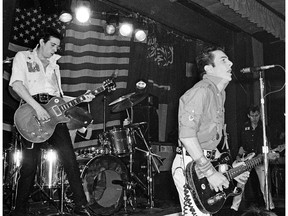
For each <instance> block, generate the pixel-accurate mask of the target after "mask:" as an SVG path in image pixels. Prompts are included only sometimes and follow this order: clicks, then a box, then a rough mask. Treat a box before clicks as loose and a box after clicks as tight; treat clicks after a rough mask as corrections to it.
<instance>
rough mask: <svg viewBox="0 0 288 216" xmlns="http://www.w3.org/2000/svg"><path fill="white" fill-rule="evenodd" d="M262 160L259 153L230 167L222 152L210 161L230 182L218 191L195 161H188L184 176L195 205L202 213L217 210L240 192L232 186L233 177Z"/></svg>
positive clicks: (269, 155) (228, 159)
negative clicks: (226, 186) (212, 186)
mask: <svg viewBox="0 0 288 216" xmlns="http://www.w3.org/2000/svg"><path fill="white" fill-rule="evenodd" d="M277 157H279V154H276V153H269V154H268V158H269V159H271V160H273V159H276V158H277ZM263 160H264V157H263V155H259V156H257V157H255V158H252V159H250V160H246V161H244V162H243V163H245V165H244V164H241V165H238V166H236V167H234V168H231V166H229V165H228V164H226V163H227V161H230V156H229V154H228V153H226V152H224V153H222V154H221V156H220V157H219V158H218V159H217V160H215V161H213V162H212V164H213V166H214V167H215V168H216V169H217V170H218V171H219V172H220V171H221V172H223V175H224V176H225V177H226V178H227V179H228V181H229V182H230V183H229V187H228V188H226V189H223V191H218V192H216V191H215V190H214V189H212V188H211V186H210V184H209V182H208V180H207V178H206V177H205V176H204V175H203V173H201V172H200V170H199V168H198V167H197V164H196V163H195V161H191V162H189V163H188V164H187V167H186V170H185V177H186V181H187V184H188V188H189V190H190V192H191V194H192V196H193V199H194V201H195V203H196V205H197V207H198V208H199V209H200V210H201V211H202V212H203V213H209V214H215V213H216V212H218V211H219V210H220V209H221V208H222V206H223V205H224V203H225V201H226V199H227V198H228V197H229V196H236V195H239V194H240V193H242V189H241V188H239V187H235V186H234V183H233V179H234V178H235V177H237V176H239V175H240V174H242V173H244V172H246V171H249V170H251V169H252V168H254V167H255V166H257V165H259V164H261V163H262V162H263Z"/></svg>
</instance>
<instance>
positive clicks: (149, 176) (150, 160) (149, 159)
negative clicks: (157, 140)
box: [135, 127, 162, 213]
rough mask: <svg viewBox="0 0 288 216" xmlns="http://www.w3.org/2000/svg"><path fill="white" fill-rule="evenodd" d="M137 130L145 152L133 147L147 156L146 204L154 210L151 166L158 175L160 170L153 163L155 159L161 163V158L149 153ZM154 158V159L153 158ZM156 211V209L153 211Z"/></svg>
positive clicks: (144, 140) (143, 139)
mask: <svg viewBox="0 0 288 216" xmlns="http://www.w3.org/2000/svg"><path fill="white" fill-rule="evenodd" d="M136 128H137V129H138V132H139V133H137V134H138V135H139V136H140V138H141V139H142V141H143V142H144V144H145V146H146V148H147V150H143V149H139V148H137V147H135V149H136V150H139V151H142V152H145V153H146V155H147V182H148V197H149V199H148V204H149V205H150V209H152V208H154V194H153V191H154V190H153V174H152V166H153V167H154V169H155V170H156V171H157V172H158V173H160V170H159V168H158V165H157V163H156V161H155V158H156V159H157V160H158V161H159V162H160V163H162V161H161V157H160V156H159V155H156V154H154V153H152V152H151V150H150V148H149V146H148V143H147V141H146V139H145V137H144V135H143V133H142V131H141V129H140V128H139V127H136ZM153 156H154V157H153ZM155 210H156V209H155ZM160 211H162V210H160ZM150 213H152V212H150Z"/></svg>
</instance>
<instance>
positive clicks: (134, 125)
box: [124, 122, 147, 128]
mask: <svg viewBox="0 0 288 216" xmlns="http://www.w3.org/2000/svg"><path fill="white" fill-rule="evenodd" d="M145 124H147V122H138V123H134V124H129V125H125V126H124V128H127V127H130V128H135V127H139V126H141V125H145Z"/></svg>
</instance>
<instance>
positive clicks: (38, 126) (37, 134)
mask: <svg viewBox="0 0 288 216" xmlns="http://www.w3.org/2000/svg"><path fill="white" fill-rule="evenodd" d="M115 88H116V84H115V82H114V81H113V79H108V80H105V81H104V82H103V85H102V86H101V87H99V88H97V89H95V90H93V91H91V92H89V93H92V94H93V95H97V94H99V93H101V92H103V91H105V90H106V89H107V90H108V91H112V90H115ZM85 94H86V93H85ZM85 94H83V95H81V96H79V97H77V98H75V99H73V100H71V101H69V102H65V101H64V100H63V99H62V98H60V97H53V98H51V99H50V100H49V102H48V103H47V104H41V105H42V106H43V107H44V109H45V110H46V111H47V112H48V113H49V115H50V118H49V119H48V120H40V119H38V117H37V114H36V111H35V110H34V109H33V108H32V106H30V105H29V104H27V103H26V104H23V105H21V106H20V107H19V108H18V109H17V110H16V112H15V114H14V123H15V126H16V128H17V130H18V131H19V133H20V134H21V135H22V136H23V137H24V138H25V139H26V140H28V141H30V142H33V143H41V142H45V141H46V140H48V139H49V138H50V137H51V136H52V134H53V133H54V130H55V127H56V125H57V124H59V123H66V122H69V121H70V118H69V116H67V113H66V111H68V110H69V109H71V108H73V107H75V106H76V105H78V104H79V103H82V102H84V100H85Z"/></svg>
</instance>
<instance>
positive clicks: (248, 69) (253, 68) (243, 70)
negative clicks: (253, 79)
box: [240, 65, 276, 73]
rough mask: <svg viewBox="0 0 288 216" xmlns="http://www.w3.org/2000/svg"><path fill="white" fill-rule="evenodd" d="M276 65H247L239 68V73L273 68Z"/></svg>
mask: <svg viewBox="0 0 288 216" xmlns="http://www.w3.org/2000/svg"><path fill="white" fill-rule="evenodd" d="M274 67H276V65H266V66H260V67H247V68H243V69H241V70H240V72H241V73H251V72H256V71H261V70H268V69H270V68H274Z"/></svg>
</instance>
